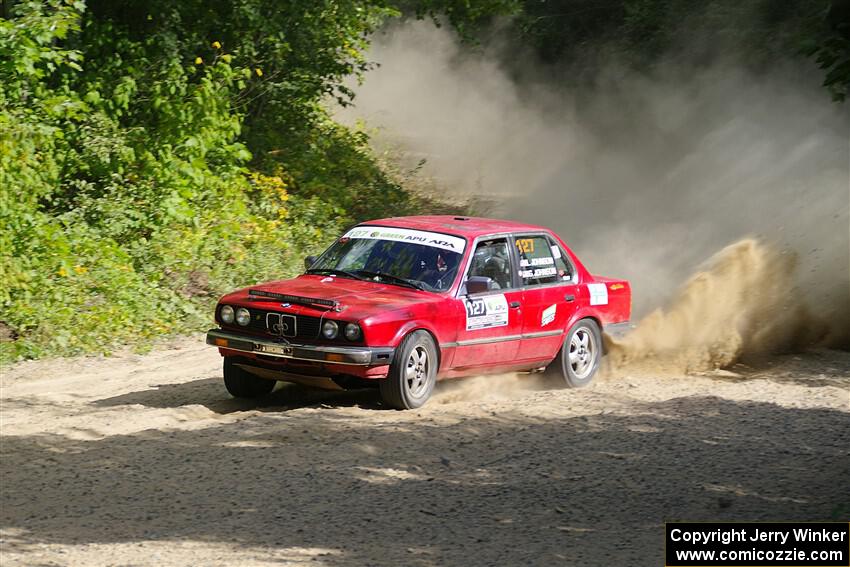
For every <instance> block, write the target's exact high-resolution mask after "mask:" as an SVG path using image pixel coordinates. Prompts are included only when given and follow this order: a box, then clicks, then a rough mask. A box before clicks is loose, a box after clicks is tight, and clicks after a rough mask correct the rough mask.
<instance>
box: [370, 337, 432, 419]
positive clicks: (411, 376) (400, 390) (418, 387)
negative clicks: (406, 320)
mask: <svg viewBox="0 0 850 567" xmlns="http://www.w3.org/2000/svg"><path fill="white" fill-rule="evenodd" d="M437 366H438V358H437V347H436V345H435V344H434V339H432V338H431V335H430V334H428V333H427V332H425V331H415V332H413V333H410V334H409V335H407V336H406V337H404V339H403V340H402V341H401V344H400V345H399V346H398V348H397V349H396V353H395V356H394V357H393V362H392V364H391V365H390V371H389V372H388V373H387V377H386V378H384V379H383V380H381V382H380V390H381V398H382V399H383V400H384V403H385V404H387V406H389V407H391V408H395V409H400V410H402V409H415V408H418V407H421V406H422V405H423V404H424V403H425V402H427V401H428V398H430V397H431V394H432V393H433V391H434V385H435V384H436V383H437Z"/></svg>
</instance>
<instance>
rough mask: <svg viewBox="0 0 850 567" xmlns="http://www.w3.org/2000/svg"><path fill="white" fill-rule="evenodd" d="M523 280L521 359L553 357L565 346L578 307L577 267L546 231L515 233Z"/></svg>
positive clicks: (520, 275)
mask: <svg viewBox="0 0 850 567" xmlns="http://www.w3.org/2000/svg"><path fill="white" fill-rule="evenodd" d="M514 249H515V251H516V254H517V259H518V262H517V263H518V265H519V268H518V275H519V278H520V281H521V282H522V289H523V294H522V300H521V302H522V320H523V324H522V340H521V341H520V345H519V351H518V352H517V360H541V359H546V358H552V357H554V356H555V354H557V352H558V349H560V348H561V343H562V341H563V333H564V331H565V330H566V326H567V323H568V322H569V321H570V320H571V319H572V316H573V314H574V313H575V311H576V308H577V307H576V303H577V302H576V297H577V294H578V291H577V286H576V282H575V270H574V269H572V266H570V264H569V260H568V259H567V256H566V254H565V253H564V251H563V250H561V249H560V247H559V246H558V244H557V243H555V241H554V240H553V239H551V238H550V237H549V236H547V235H546V234H518V235H515V236H514Z"/></svg>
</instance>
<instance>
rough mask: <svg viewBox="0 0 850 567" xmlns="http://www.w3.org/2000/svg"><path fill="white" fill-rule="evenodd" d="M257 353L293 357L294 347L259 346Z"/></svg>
mask: <svg viewBox="0 0 850 567" xmlns="http://www.w3.org/2000/svg"><path fill="white" fill-rule="evenodd" d="M256 350H257V351H259V352H267V353H269V354H282V355H284V356H292V347H291V346H287V345H257V349H256Z"/></svg>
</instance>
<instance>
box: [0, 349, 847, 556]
mask: <svg viewBox="0 0 850 567" xmlns="http://www.w3.org/2000/svg"><path fill="white" fill-rule="evenodd" d="M545 386H546V385H545V384H543V383H541V381H540V380H539V379H537V378H535V377H533V376H519V377H517V376H491V377H481V378H474V379H468V380H457V381H452V382H443V383H441V384H440V385H439V386H438V388H437V392H436V397H435V398H434V399H433V400H431V402H430V403H429V404H428V405H427V406H426V407H425V408H422V409H421V410H418V411H409V412H398V411H389V410H385V409H383V408H381V406H380V402H379V400H378V397H377V395H376V393H375V392H372V391H361V392H324V391H315V390H310V389H307V388H303V387H300V386H289V385H282V386H280V387H278V389H277V390H276V391H275V392H274V393H272V395H270V396H269V397H268V398H266V399H264V400H262V401H261V402H258V403H246V402H241V401H235V400H232V399H230V398H229V396H228V395H227V393H226V392H225V390H224V387H223V384H222V383H221V360H220V358H219V356H218V354H217V353H216V352H215V350H214V349H211V348H208V347H206V346H205V345H204V344H203V339H202V338H201V337H192V338H191V339H184V340H180V341H177V342H175V343H172V344H171V345H168V346H167V347H165V348H162V349H159V350H157V351H155V352H152V353H150V354H147V355H143V356H142V355H132V354H122V355H118V356H114V357H111V358H78V359H70V360H50V361H38V362H28V363H22V364H19V365H16V366H14V367H11V368H5V369H4V370H3V375H2V378H0V388H1V389H0V401H1V402H2V408H0V409H1V411H0V428H1V429H2V446H1V447H0V451H1V452H2V464H0V470H1V471H2V479H0V480H2V484H0V486H2V497H1V498H0V519H2V520H0V521H2V524H0V529H2V532H0V536H2V543H0V554H2V557H0V558H1V559H2V565H3V566H4V567H11V566H13V565H237V564H238V565H304V564H309V565H327V566H364V565H423V566H424V565H457V566H464V567H466V566H470V565H553V564H555V565H558V564H560V565H572V564H580V563H581V564H589V565H615V564H620V565H626V564H627V565H653V566H658V565H663V557H662V555H663V535H664V531H663V530H664V522H665V521H674V520H715V521H724V520H847V519H848V518H850V493H848V491H847V486H848V483H849V482H850V480H848V479H850V353H847V352H838V351H817V352H813V353H809V354H806V355H796V356H790V355H789V356H783V357H777V358H774V359H771V360H769V361H766V362H764V363H763V364H761V365H759V366H757V367H745V366H742V365H739V366H736V367H734V368H732V369H731V371H718V372H713V373H708V374H703V375H698V376H686V375H680V376H675V375H674V376H654V375H652V374H651V373H649V374H647V373H646V372H643V373H641V374H638V373H631V374H630V373H629V372H628V369H625V370H624V369H619V370H617V371H616V372H613V371H609V372H608V373H607V375H603V376H602V377H600V378H599V379H598V380H597V381H596V382H595V383H594V385H592V386H591V387H589V388H586V389H583V390H557V389H551V388H548V389H547V388H545Z"/></svg>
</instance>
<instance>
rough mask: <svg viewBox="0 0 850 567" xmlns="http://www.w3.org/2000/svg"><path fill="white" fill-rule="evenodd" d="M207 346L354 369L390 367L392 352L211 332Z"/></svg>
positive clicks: (378, 348) (208, 332) (217, 331)
mask: <svg viewBox="0 0 850 567" xmlns="http://www.w3.org/2000/svg"><path fill="white" fill-rule="evenodd" d="M207 344H208V345H213V346H217V347H219V348H225V349H228V350H235V351H239V352H250V353H253V354H262V355H265V356H273V357H276V358H283V359H289V360H306V361H309V362H321V363H323V364H349V365H356V366H379V365H384V364H390V363H391V362H392V360H393V353H394V352H395V349H393V348H391V347H365V346H363V347H359V346H331V345H303V344H292V343H289V342H282V341H281V342H278V341H274V340H271V339H264V338H261V337H251V336H245V335H239V334H236V333H231V332H229V331H222V330H221V329H210V330H209V331H207Z"/></svg>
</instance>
